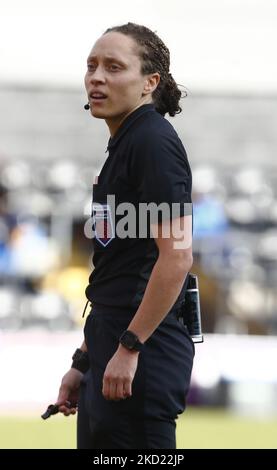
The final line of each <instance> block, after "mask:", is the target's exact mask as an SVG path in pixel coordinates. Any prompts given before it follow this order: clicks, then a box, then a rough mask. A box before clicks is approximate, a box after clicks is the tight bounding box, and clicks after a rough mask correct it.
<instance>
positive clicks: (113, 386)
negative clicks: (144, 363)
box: [102, 376, 132, 401]
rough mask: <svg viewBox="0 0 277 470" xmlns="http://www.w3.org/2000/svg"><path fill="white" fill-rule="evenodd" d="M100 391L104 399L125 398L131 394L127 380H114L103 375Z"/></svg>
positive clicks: (117, 399)
mask: <svg viewBox="0 0 277 470" xmlns="http://www.w3.org/2000/svg"><path fill="white" fill-rule="evenodd" d="M102 393H103V396H104V398H106V400H114V401H119V400H125V399H126V398H128V397H130V396H131V395H132V384H131V382H129V381H128V382H123V381H114V380H111V379H108V378H107V377H105V376H104V379H103V388H102Z"/></svg>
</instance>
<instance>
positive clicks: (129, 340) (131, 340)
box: [122, 331, 137, 349]
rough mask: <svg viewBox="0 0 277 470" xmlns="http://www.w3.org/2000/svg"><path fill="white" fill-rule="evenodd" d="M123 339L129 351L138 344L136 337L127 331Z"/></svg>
mask: <svg viewBox="0 0 277 470" xmlns="http://www.w3.org/2000/svg"><path fill="white" fill-rule="evenodd" d="M122 339H123V342H124V344H125V345H126V347H127V348H129V349H132V348H133V347H134V346H135V344H136V342H137V339H136V337H135V335H134V334H133V333H131V332H130V331H126V332H125V333H124V336H123V338H122Z"/></svg>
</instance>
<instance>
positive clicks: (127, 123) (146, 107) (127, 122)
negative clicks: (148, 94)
mask: <svg viewBox="0 0 277 470" xmlns="http://www.w3.org/2000/svg"><path fill="white" fill-rule="evenodd" d="M149 111H155V106H154V104H153V103H148V104H143V105H142V106H140V107H139V108H137V109H135V111H133V112H132V113H131V114H129V116H127V117H126V118H125V119H124V121H123V122H122V124H121V125H120V127H119V128H118V129H117V131H116V133H115V135H114V136H113V137H110V138H109V141H108V147H107V150H110V149H111V148H113V147H115V146H116V144H117V143H118V142H119V140H120V139H121V137H122V136H123V135H124V134H125V132H127V130H128V129H129V128H130V127H131V126H132V124H133V123H134V122H135V121H136V120H137V119H138V118H139V117H140V116H142V115H143V114H145V113H147V112H149ZM107 150H106V151H107Z"/></svg>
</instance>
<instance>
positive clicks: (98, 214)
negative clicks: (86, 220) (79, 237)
mask: <svg viewBox="0 0 277 470" xmlns="http://www.w3.org/2000/svg"><path fill="white" fill-rule="evenodd" d="M92 224H93V226H92V229H93V231H94V233H95V238H96V240H97V241H98V242H99V243H101V245H103V246H104V247H106V246H107V245H108V244H109V243H110V242H111V241H112V239H113V238H114V227H113V219H112V213H111V208H110V206H109V205H108V204H100V203H93V204H92Z"/></svg>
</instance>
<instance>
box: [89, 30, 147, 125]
mask: <svg viewBox="0 0 277 470" xmlns="http://www.w3.org/2000/svg"><path fill="white" fill-rule="evenodd" d="M87 63H88V66H87V72H86V75H85V86H86V91H87V94H88V100H89V104H90V110H91V114H92V115H93V116H95V117H98V118H102V119H106V120H108V121H109V120H111V121H112V120H114V119H116V118H120V117H122V116H124V115H126V114H128V113H130V112H132V110H133V109H135V108H136V107H138V106H140V105H141V104H144V103H151V102H152V95H151V93H149V82H148V76H144V75H142V74H141V62H140V59H139V56H138V53H137V45H136V42H135V41H134V40H133V39H132V38H131V37H129V36H126V35H124V34H121V33H118V32H110V33H106V34H104V35H103V36H101V37H100V38H99V39H98V41H96V43H95V45H94V46H93V48H92V50H91V52H90V54H89V57H88V61H87Z"/></svg>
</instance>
